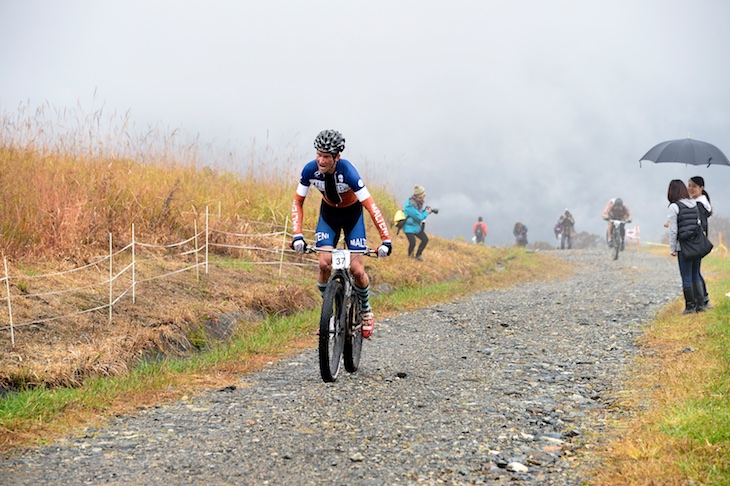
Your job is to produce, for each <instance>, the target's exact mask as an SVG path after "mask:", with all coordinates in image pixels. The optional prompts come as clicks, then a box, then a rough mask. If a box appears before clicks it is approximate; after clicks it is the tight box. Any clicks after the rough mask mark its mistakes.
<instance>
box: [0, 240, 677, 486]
mask: <svg viewBox="0 0 730 486" xmlns="http://www.w3.org/2000/svg"><path fill="white" fill-rule="evenodd" d="M556 254H558V255H559V256H560V257H562V258H566V259H568V260H569V261H571V262H573V263H574V264H575V265H576V272H575V274H574V275H572V276H570V277H568V278H565V279H561V280H556V281H550V282H538V283H529V284H523V285H519V286H517V287H515V288H512V289H508V290H497V291H488V292H481V293H478V294H475V295H473V296H470V297H468V298H464V299H460V300H458V301H455V302H451V303H448V304H439V305H435V306H432V307H429V308H426V309H422V310H419V311H416V312H410V313H404V314H400V315H398V316H397V317H394V318H391V319H387V320H382V321H380V322H376V329H375V334H374V335H373V337H372V339H371V340H370V341H369V342H366V343H365V344H364V349H363V355H362V361H361V369H360V371H358V372H357V373H355V374H352V375H348V374H346V373H344V371H343V375H341V376H340V378H339V379H338V381H337V382H336V383H334V384H326V383H323V382H322V381H321V379H320V377H319V371H318V367H317V354H316V350H314V349H312V350H309V351H306V352H304V353H302V354H300V355H297V356H294V357H291V358H288V359H286V360H284V361H280V362H277V363H272V364H270V365H269V366H267V367H266V369H264V370H263V371H261V372H258V373H256V374H253V375H250V376H245V377H243V378H242V379H241V380H240V382H239V383H238V384H237V385H236V386H235V387H228V388H227V389H223V390H212V391H208V392H204V393H202V394H200V395H198V396H195V397H192V398H189V399H185V400H182V401H179V402H176V403H172V404H169V405H165V406H161V407H158V408H153V409H149V410H145V411H141V412H139V413H138V414H136V415H133V416H129V417H123V418H118V419H114V420H112V421H111V422H110V423H109V424H108V425H107V426H104V427H101V428H98V429H88V430H86V431H85V434H83V435H81V436H79V437H69V438H67V439H64V440H61V441H58V442H56V443H54V444H51V445H48V446H45V447H43V448H41V449H35V450H28V451H24V452H22V453H18V454H17V455H13V456H11V457H2V456H0V461H1V462H0V484H22V485H31V484H33V485H36V484H63V483H65V484H74V485H76V484H150V485H152V484H155V485H158V484H167V485H178V484H231V485H237V484H271V485H306V484H325V483H327V484H338V485H352V484H358V485H360V484H364V485H385V484H387V485H391V484H408V483H424V484H440V483H449V484H484V483H493V482H495V481H505V482H507V481H509V482H511V483H514V484H541V485H542V484H550V485H553V484H554V485H577V484H581V483H582V481H584V480H585V479H587V478H586V477H585V476H584V474H585V473H584V472H583V470H584V468H583V467H582V466H584V465H586V464H588V463H589V462H590V461H591V455H590V451H591V450H592V448H593V447H594V446H595V445H596V442H597V441H600V440H601V438H602V437H606V432H607V429H606V427H607V426H608V425H607V424H608V423H610V419H611V418H612V414H617V413H620V412H618V411H616V410H613V409H612V408H611V407H610V405H611V403H612V402H613V397H614V396H615V393H616V392H617V391H619V390H620V386H621V379H622V376H625V375H624V374H623V373H625V371H626V369H627V365H628V364H629V363H630V361H631V360H632V358H633V357H634V356H635V355H636V354H637V352H638V350H637V348H636V347H635V345H634V340H635V338H637V337H638V336H639V335H640V334H641V331H642V326H643V324H645V323H646V322H647V321H649V320H651V319H652V317H653V315H654V314H655V313H656V311H657V310H658V309H659V308H661V307H662V306H664V305H665V304H667V303H668V302H669V301H670V300H672V299H674V298H677V297H678V296H679V293H680V288H679V287H680V283H679V282H680V281H679V273H678V271H677V268H676V262H675V261H674V259H671V258H663V257H658V256H655V255H652V254H650V253H648V252H639V251H630V250H627V251H626V252H624V253H623V254H622V255H621V257H620V258H619V260H618V261H612V260H611V259H610V257H609V256H608V254H607V252H606V251H601V250H597V249H596V250H570V251H563V252H556ZM418 264H419V263H416V262H414V265H418ZM420 264H423V265H427V264H428V262H427V261H425V262H423V263H420Z"/></svg>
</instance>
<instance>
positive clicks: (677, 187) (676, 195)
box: [667, 179, 705, 314]
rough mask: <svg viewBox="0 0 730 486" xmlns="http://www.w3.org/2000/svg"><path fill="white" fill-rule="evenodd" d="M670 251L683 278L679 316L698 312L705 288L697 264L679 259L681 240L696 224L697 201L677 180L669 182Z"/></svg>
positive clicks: (690, 232) (698, 263)
mask: <svg viewBox="0 0 730 486" xmlns="http://www.w3.org/2000/svg"><path fill="white" fill-rule="evenodd" d="M667 199H668V200H669V251H670V252H671V254H672V256H676V257H677V262H678V264H679V275H680V276H681V277H682V292H683V294H684V303H685V306H684V311H683V312H682V314H690V313H693V312H701V311H703V310H705V307H704V300H705V299H704V288H703V287H702V281H701V280H700V261H699V260H693V261H690V260H686V259H684V258H683V257H682V246H681V243H680V242H681V241H682V240H684V239H687V238H688V237H689V235H691V234H692V232H693V231H694V228H696V225H697V219H698V218H699V210H698V209H697V201H695V200H694V199H692V198H691V197H690V195H689V191H687V186H685V185H684V182H682V181H681V180H679V179H674V180H672V181H671V182H670V183H669V189H668V190H667Z"/></svg>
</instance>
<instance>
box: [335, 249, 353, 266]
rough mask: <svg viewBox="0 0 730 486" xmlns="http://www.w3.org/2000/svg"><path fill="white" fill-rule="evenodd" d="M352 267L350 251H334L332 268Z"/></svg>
mask: <svg viewBox="0 0 730 486" xmlns="http://www.w3.org/2000/svg"><path fill="white" fill-rule="evenodd" d="M347 268H350V252H349V251H347V250H333V251H332V270H340V269H347Z"/></svg>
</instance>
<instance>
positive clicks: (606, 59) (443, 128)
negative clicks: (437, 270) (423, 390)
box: [0, 0, 730, 244]
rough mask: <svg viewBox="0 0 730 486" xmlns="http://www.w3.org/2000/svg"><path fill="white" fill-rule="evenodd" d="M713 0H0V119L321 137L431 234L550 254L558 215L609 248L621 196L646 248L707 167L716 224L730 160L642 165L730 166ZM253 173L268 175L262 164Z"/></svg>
mask: <svg viewBox="0 0 730 486" xmlns="http://www.w3.org/2000/svg"><path fill="white" fill-rule="evenodd" d="M728 19H730V2H728V1H727V0H695V1H693V2H689V1H686V0H685V1H678V0H647V1H642V0H614V1H611V2H606V1H585V0H570V1H568V0H564V1H544V0H515V1H511V2H505V1H492V0H474V1H460V0H455V1H452V2H444V1H433V0H362V1H348V0H307V1H301V0H266V1H264V0H260V1H243V0H238V1H225V0H218V1H215V2H191V1H184V0H183V1H181V0H175V1H156V0H144V1H142V0H139V1H123V2H120V1H106V0H85V1H83V0H66V1H63V2H57V1H51V0H47V1H40V0H22V1H20V0H18V1H12V0H2V1H0V110H2V111H3V112H8V113H14V112H16V111H17V110H18V107H19V106H29V107H31V109H32V108H33V107H36V106H40V105H43V104H50V105H51V106H53V107H55V108H57V109H63V108H64V107H75V106H79V105H80V106H82V107H83V108H84V109H86V110H90V111H93V110H95V109H98V108H99V107H100V106H103V110H105V111H106V112H108V113H114V112H118V113H128V114H129V118H130V120H131V123H132V124H133V125H134V126H135V127H139V128H140V129H143V128H144V127H162V128H163V129H171V130H172V129H178V130H180V131H181V132H183V133H187V134H190V135H191V136H197V137H199V138H198V139H199V140H200V141H201V143H203V144H204V145H209V146H216V147H221V148H222V149H223V150H229V149H230V150H234V151H235V152H238V153H241V154H245V153H248V152H249V151H250V147H251V145H252V144H254V145H257V146H258V147H262V146H265V145H269V146H270V147H271V149H272V151H273V152H274V153H282V154H284V153H286V154H293V155H294V157H293V159H294V160H292V161H291V164H290V167H287V168H285V170H291V172H292V191H293V190H294V186H295V182H296V181H295V175H294V174H296V173H298V172H299V170H301V166H302V165H303V164H304V163H305V162H306V161H308V160H309V159H311V158H312V157H313V149H312V145H311V144H312V140H313V138H314V136H315V135H316V134H317V133H318V132H319V131H320V130H322V129H327V128H334V129H337V130H339V131H341V132H342V133H343V134H344V135H345V137H346V139H347V148H346V151H345V153H344V154H343V156H344V157H345V158H348V159H349V160H351V161H352V162H353V163H355V165H356V166H357V167H358V168H359V169H360V172H361V174H362V175H363V178H364V179H365V181H366V183H367V182H368V181H373V182H378V183H381V184H387V185H388V187H389V188H390V189H391V191H392V192H393V193H394V194H395V195H396V196H397V197H398V198H399V199H401V200H403V201H405V199H406V198H407V197H408V196H409V195H410V193H411V190H412V188H413V185H414V184H416V183H418V184H421V185H423V186H425V187H426V189H427V202H428V203H429V204H430V205H431V206H434V207H438V208H439V209H440V212H439V214H438V215H433V216H431V217H430V218H429V224H428V227H427V228H428V231H429V232H432V233H435V234H438V235H440V236H444V237H447V238H451V237H467V238H470V237H471V226H472V224H473V223H474V221H475V220H476V218H477V216H480V215H481V216H483V217H484V219H485V221H486V222H487V224H488V226H489V236H488V238H487V242H488V243H491V244H510V243H512V241H513V237H512V234H511V230H512V226H513V225H514V223H515V221H518V220H520V221H522V222H523V223H525V224H526V225H527V226H528V228H529V229H530V232H529V238H530V240H531V241H536V240H543V241H549V242H554V241H555V239H554V236H553V234H552V226H553V224H554V223H555V221H556V220H557V218H558V216H559V215H560V214H561V213H562V212H563V211H564V210H565V208H569V209H570V210H571V211H572V212H573V214H574V215H575V218H576V229H577V230H578V231H583V230H585V231H589V232H591V233H596V234H602V232H603V231H604V228H605V223H604V222H603V221H602V220H601V219H600V212H601V210H602V209H603V206H604V204H605V202H606V201H607V200H608V199H610V198H613V197H617V196H618V197H622V198H623V199H624V201H625V202H626V203H627V204H628V205H629V207H630V208H631V210H632V212H633V213H634V222H635V223H636V224H637V225H639V226H640V227H641V233H642V236H643V239H644V240H645V241H657V240H658V239H659V238H660V237H661V235H662V234H664V232H665V231H666V230H665V229H664V228H663V227H662V223H663V222H664V220H665V218H666V206H667V200H666V192H667V185H668V183H669V181H670V180H671V179H673V178H679V179H683V180H685V181H686V180H687V179H688V178H689V177H691V176H693V175H702V176H704V177H705V179H706V182H707V187H706V189H707V191H708V192H709V193H710V195H711V196H712V201H713V203H714V206H715V210H716V214H718V215H720V216H724V217H729V216H730V197H728V196H727V194H725V193H724V191H725V190H727V188H728V187H730V167H710V168H696V167H686V166H684V165H676V164H663V165H655V164H652V163H644V164H643V167H642V168H640V167H639V162H638V161H639V158H640V157H641V156H642V155H644V153H645V152H647V151H648V150H649V149H650V148H651V147H652V146H654V145H655V144H657V143H659V142H662V141H665V140H672V139H680V138H685V137H687V136H691V137H692V138H694V139H698V140H703V141H706V142H710V143H712V144H714V145H716V146H718V147H719V148H720V149H721V150H723V151H724V152H725V154H726V155H730V54H729V51H728V46H730V29H728V28H727V21H728ZM266 162H267V161H266V160H262V161H260V163H266Z"/></svg>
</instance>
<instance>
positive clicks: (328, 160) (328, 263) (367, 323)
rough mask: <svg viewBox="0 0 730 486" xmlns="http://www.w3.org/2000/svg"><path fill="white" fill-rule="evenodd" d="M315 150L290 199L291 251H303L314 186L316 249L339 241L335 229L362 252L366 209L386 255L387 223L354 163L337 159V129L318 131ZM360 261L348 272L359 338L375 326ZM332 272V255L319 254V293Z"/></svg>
mask: <svg viewBox="0 0 730 486" xmlns="http://www.w3.org/2000/svg"><path fill="white" fill-rule="evenodd" d="M314 149H315V151H316V157H315V159H314V160H312V161H310V162H308V163H307V164H306V165H305V166H304V169H302V173H301V176H300V177H299V184H297V189H296V192H295V193H294V201H293V202H292V215H291V218H292V234H293V239H292V242H291V248H292V250H294V251H296V252H297V253H304V252H305V251H307V243H306V242H305V241H304V235H303V234H302V221H303V218H304V199H305V198H306V197H307V194H308V193H309V188H310V186H314V188H315V189H316V190H317V191H319V192H320V193H321V195H322V202H321V204H320V209H319V221H318V222H317V229H316V232H315V234H314V239H315V241H316V246H317V248H322V249H331V248H335V247H336V246H337V243H338V242H339V240H340V233H344V235H345V243H346V244H347V248H349V249H350V250H365V249H366V248H367V246H368V245H367V239H366V237H365V221H364V218H363V209H365V210H366V211H367V212H368V213H370V218H371V219H372V220H373V224H374V225H375V228H376V229H377V230H378V233H379V234H380V240H381V244H380V246H379V247H378V249H377V253H378V257H387V256H388V255H390V253H391V251H392V250H393V245H392V243H391V240H390V233H389V231H388V223H387V222H386V221H385V219H384V218H383V214H382V213H381V211H380V209H379V208H378V206H377V205H376V204H375V200H374V199H373V197H372V196H371V195H370V191H368V189H367V187H365V183H364V182H363V180H362V178H361V177H360V174H359V173H358V171H357V169H356V168H355V166H354V165H353V164H352V163H350V162H349V161H348V160H345V159H343V158H341V157H340V155H341V153H342V151H343V150H345V137H343V136H342V134H341V133H340V132H338V131H336V130H323V131H321V132H319V134H318V135H317V137H316V138H315V139H314ZM363 260H364V259H363V256H362V255H358V254H356V255H353V256H352V259H351V261H350V270H351V271H352V276H353V277H354V280H355V285H354V290H355V293H356V294H357V296H358V298H359V299H360V306H361V307H360V308H361V314H360V317H361V318H362V337H364V338H370V336H371V335H372V333H373V328H374V317H373V312H372V309H371V307H370V278H369V277H368V274H367V272H366V271H365V263H364V261H363ZM331 273H332V254H331V253H329V252H320V253H319V274H318V275H317V287H318V288H319V292H320V294H322V296H324V290H325V288H326V287H327V281H328V280H329V277H330V275H331Z"/></svg>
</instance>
